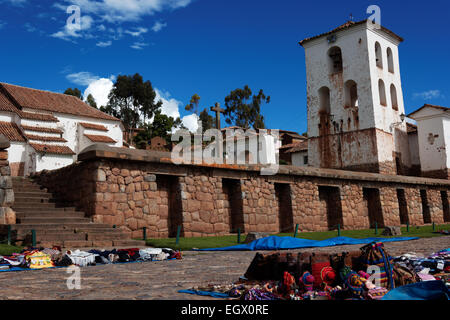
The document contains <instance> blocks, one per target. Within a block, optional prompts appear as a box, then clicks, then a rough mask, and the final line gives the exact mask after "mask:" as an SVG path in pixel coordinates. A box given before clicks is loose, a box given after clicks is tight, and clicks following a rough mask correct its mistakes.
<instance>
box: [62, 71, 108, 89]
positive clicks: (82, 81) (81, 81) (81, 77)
mask: <svg viewBox="0 0 450 320" xmlns="http://www.w3.org/2000/svg"><path fill="white" fill-rule="evenodd" d="M66 78H67V80H69V81H70V82H72V83H75V84H78V85H80V86H88V85H90V84H91V83H92V82H94V81H97V80H99V79H100V78H99V77H98V76H96V75H93V74H92V73H90V72H85V71H83V72H77V73H71V74H68V75H67V76H66Z"/></svg>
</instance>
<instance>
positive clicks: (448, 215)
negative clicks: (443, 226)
mask: <svg viewBox="0 0 450 320" xmlns="http://www.w3.org/2000/svg"><path fill="white" fill-rule="evenodd" d="M441 198H442V210H443V211H444V222H450V207H449V204H448V194H447V191H441Z"/></svg>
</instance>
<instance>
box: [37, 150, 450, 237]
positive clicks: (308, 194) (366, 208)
mask: <svg viewBox="0 0 450 320" xmlns="http://www.w3.org/2000/svg"><path fill="white" fill-rule="evenodd" d="M103 149H105V150H103ZM79 157H80V158H79V160H81V162H78V163H76V164H74V165H72V166H69V167H66V168H62V169H59V170H55V171H47V172H42V173H41V174H39V175H38V176H37V178H38V181H39V183H40V184H42V185H43V186H44V187H46V188H48V190H49V191H51V192H52V193H54V195H55V196H56V197H57V198H59V199H60V200H61V201H65V202H70V203H72V204H73V205H75V206H77V207H78V208H79V209H81V210H83V211H84V212H86V213H87V214H88V215H89V216H90V217H92V219H93V221H95V222H100V223H106V224H109V225H111V226H113V225H116V226H117V227H119V228H121V229H123V230H124V231H127V232H129V233H130V234H131V236H132V237H136V238H137V237H141V236H142V229H143V228H144V227H145V228H147V235H148V236H149V237H174V236H175V235H176V233H177V229H178V227H181V232H182V235H183V236H185V237H197V236H217V235H225V234H229V233H236V232H237V231H238V229H240V231H241V232H271V233H277V232H287V231H289V232H291V231H292V230H293V229H294V226H295V225H296V224H299V226H300V230H301V231H325V230H330V229H336V228H337V225H338V224H339V225H340V227H341V228H342V229H365V228H369V227H373V225H374V223H373V221H377V222H378V225H379V227H382V226H383V225H390V226H398V225H400V205H399V199H398V197H397V189H402V190H404V194H405V200H406V203H407V215H408V217H407V219H408V220H409V223H410V224H411V225H422V224H423V223H424V220H423V213H422V206H421V201H422V199H421V195H420V190H427V195H428V205H429V207H430V215H431V217H432V220H433V222H436V223H442V222H444V211H443V209H442V208H443V207H444V206H443V204H442V198H443V197H442V196H441V191H444V192H448V190H449V189H450V182H449V181H447V180H433V179H425V178H413V177H400V176H386V175H380V174H373V173H358V172H349V171H340V170H331V169H318V168H300V167H289V166H280V170H279V173H278V174H277V175H275V176H261V175H260V174H259V169H258V168H257V167H249V166H246V167H237V166H207V165H197V166H194V165H178V166H177V165H174V164H172V163H171V161H170V159H169V155H168V154H164V153H155V152H148V151H137V150H126V149H118V148H109V147H102V149H95V148H93V149H91V150H87V151H86V152H85V153H82V154H81V155H80V156H79ZM283 186H284V187H283ZM286 186H288V187H286ZM367 190H369V191H367ZM368 195H369V196H370V197H369V198H368ZM289 201H290V203H286V202H289ZM446 201H447V202H448V198H447V200H446ZM404 202H405V201H403V203H404ZM374 207H378V208H379V210H378V211H373V208H374ZM447 207H448V205H447ZM374 212H375V213H374ZM374 214H375V215H378V216H377V217H375V218H373V217H372V218H371V217H370V215H372V216H373V215H374ZM289 215H291V216H289ZM281 216H282V218H281ZM280 219H281V220H280ZM374 219H375V220H374ZM280 221H283V222H280ZM286 221H291V225H287V223H286Z"/></svg>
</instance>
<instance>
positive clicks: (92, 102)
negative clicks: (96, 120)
mask: <svg viewBox="0 0 450 320" xmlns="http://www.w3.org/2000/svg"><path fill="white" fill-rule="evenodd" d="M86 103H87V104H88V105H90V106H91V107H92V108H95V109H98V107H97V102H95V99H94V96H93V95H92V94H90V93H89V95H88V96H87V98H86Z"/></svg>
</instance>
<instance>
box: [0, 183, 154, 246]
mask: <svg viewBox="0 0 450 320" xmlns="http://www.w3.org/2000/svg"><path fill="white" fill-rule="evenodd" d="M13 190H14V197H15V202H14V206H13V208H12V209H13V210H14V211H15V212H16V218H17V222H16V223H17V224H16V225H12V226H11V230H12V234H13V239H14V240H15V243H16V244H22V245H31V244H32V230H35V234H36V245H37V246H41V247H52V246H61V247H64V248H79V247H98V248H103V247H124V246H129V247H141V246H145V242H144V241H136V240H129V235H128V234H127V233H125V232H123V231H121V230H119V229H114V228H112V227H111V226H109V225H106V224H100V223H93V222H92V221H91V219H90V218H86V217H85V214H84V212H81V211H77V210H76V208H75V207H70V206H66V205H64V204H60V203H58V202H57V200H56V199H54V198H53V197H52V194H50V193H48V192H47V191H46V190H45V189H43V188H41V187H40V186H39V185H38V184H36V183H34V182H33V181H32V180H31V179H28V178H22V177H14V178H13ZM1 233H2V234H4V233H5V230H3V231H2V232H1Z"/></svg>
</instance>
